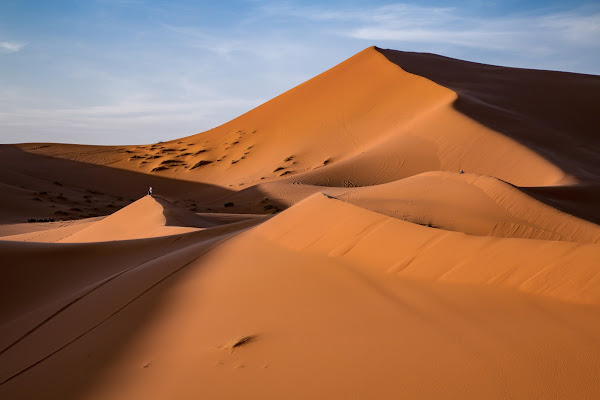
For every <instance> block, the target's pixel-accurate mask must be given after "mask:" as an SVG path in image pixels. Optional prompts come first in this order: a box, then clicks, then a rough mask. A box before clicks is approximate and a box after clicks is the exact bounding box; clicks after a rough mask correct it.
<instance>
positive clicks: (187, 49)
mask: <svg viewBox="0 0 600 400" xmlns="http://www.w3.org/2000/svg"><path fill="white" fill-rule="evenodd" d="M372 45H376V46H378V47H382V48H391V49H396V50H404V51H418V52H429V53H436V54H441V55H445V56H449V57H454V58H459V59H464V60H469V61H477V62H483V63H488V64H495V65H504V66H513V67H524V68H536V69H550V70H559V71H569V72H578V73H587V74H595V75H600V2H599V1H598V0H595V1H577V0H571V1H553V0H548V1H536V0H530V1H516V0H503V1H484V0H464V1H454V2H452V1H428V0H424V1H405V2H394V1H377V0H375V1H358V0H356V1H352V0H348V1H300V0H289V1H262V0H237V1H227V0H223V1H191V0H170V1H150V0H53V1H46V0H38V1H31V0H1V1H0V143H23V142H60V143H84V144H145V143H153V142H157V141H165V140H170V139H176V138H179V137H183V136H187V135H192V134H195V133H198V132H202V131H205V130H208V129H211V128H214V127H216V126H218V125H221V124H223V123H225V122H227V121H229V120H231V119H233V118H235V117H237V116H239V115H241V114H243V113H245V112H247V111H249V110H250V109H252V108H254V107H256V106H258V105H260V104H262V103H264V102H265V101H267V100H269V99H271V98H273V97H275V96H277V95H279V94H281V93H283V92H285V91H287V90H289V89H291V88H292V87H294V86H296V85H298V84H300V83H302V82H304V81H306V80H308V79H310V78H312V77H314V76H316V75H318V74H319V73H321V72H323V71H325V70H327V69H329V68H331V67H333V66H335V65H336V64H338V63H340V62H342V61H344V60H345V59H347V58H349V57H351V56H352V55H354V54H356V53H357V52H359V51H361V50H363V49H365V48H367V47H369V46H372Z"/></svg>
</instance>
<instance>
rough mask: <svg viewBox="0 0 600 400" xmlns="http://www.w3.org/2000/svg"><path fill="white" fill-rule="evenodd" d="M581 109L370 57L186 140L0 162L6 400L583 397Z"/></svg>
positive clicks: (599, 359)
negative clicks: (151, 193) (150, 193)
mask: <svg viewBox="0 0 600 400" xmlns="http://www.w3.org/2000/svg"><path fill="white" fill-rule="evenodd" d="M598 109H600V78H599V77H597V76H590V75H579V74H568V73H559V72H548V71H534V70H519V69H512V68H504V67H493V66H487V65H481V64H475V63H468V62H464V61H459V60H453V59H448V58H445V57H440V56H436V55H431V54H419V53H404V52H397V51H394V50H381V49H378V48H373V47H372V48H368V49H366V50H364V51H362V52H360V53H358V54H357V55H355V56H354V57H351V58H350V59H348V60H347V61H345V62H343V63H341V64H340V65H338V66H336V67H334V68H332V69H331V70H329V71H326V72H324V73H323V74H321V75H319V76H317V77H315V78H313V79H311V80H309V81H307V82H305V83H303V84H302V85H300V86H298V87H296V88H293V89H291V90H290V91H288V92H286V93H284V94H282V95H280V96H278V97H276V98H274V99H273V100H271V101H269V102H267V103H265V104H263V105H261V106H259V107H257V108H256V109H254V110H252V111H250V112H248V113H246V114H244V115H242V116H240V117H238V118H236V119H234V120H232V121H230V122H228V123H226V124H224V125H222V126H220V127H217V128H215V129H213V130H210V131H207V132H203V133H199V134H197V135H193V136H189V137H186V138H182V139H178V140H174V141H170V142H164V143H156V144H149V145H139V146H83V145H74V144H73V145H69V144H20V145H0V190H1V191H2V195H1V196H0V256H1V258H2V263H1V267H0V293H2V301H1V302H0V398H2V399H45V398H48V399H99V400H100V399H124V400H125V399H135V398H140V399H167V398H173V399H199V398H201V399H242V398H243V399H248V398H261V399H284V398H285V399H309V398H318V399H346V398H361V399H363V398H372V399H388V398H389V399H397V398H414V399H483V398H490V399H495V398H497V399H501V398H502V399H506V398H511V399H516V398H518V399H565V398H576V399H597V398H598V397H599V396H600V380H599V379H598V377H599V376H600V226H599V225H597V223H598V221H600V211H599V210H600V208H598V205H599V204H600V203H599V201H600V163H599V162H598V154H599V151H600V136H599V135H598V126H600V117H599V114H597V112H596V111H597V110H598ZM148 186H153V187H154V193H155V196H154V197H151V196H144V194H145V192H146V191H147V188H148ZM28 219H35V220H36V222H27V221H28ZM50 219H53V221H50ZM38 220H44V221H46V222H37V221H38Z"/></svg>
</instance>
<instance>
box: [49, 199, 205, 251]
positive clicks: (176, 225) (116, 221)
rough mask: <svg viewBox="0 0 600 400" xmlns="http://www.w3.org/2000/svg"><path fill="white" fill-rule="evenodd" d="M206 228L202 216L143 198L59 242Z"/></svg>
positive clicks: (109, 238) (170, 233)
mask: <svg viewBox="0 0 600 400" xmlns="http://www.w3.org/2000/svg"><path fill="white" fill-rule="evenodd" d="M207 225H209V224H207V222H206V221H204V220H203V219H202V217H199V216H197V215H196V214H193V213H191V212H189V211H187V210H185V209H182V208H180V207H178V206H175V205H174V204H172V203H169V202H168V201H166V200H164V199H161V198H159V197H152V196H145V197H142V198H141V199H140V200H138V201H136V202H135V203H132V204H130V205H128V206H127V207H125V208H123V209H121V210H119V211H117V212H115V213H114V214H112V215H109V216H108V217H106V218H104V219H102V220H101V221H98V222H95V223H93V224H91V225H90V226H87V227H85V228H84V229H82V230H80V231H78V232H76V233H73V234H72V235H70V236H68V237H66V238H64V239H61V240H60V242H105V241H110V240H129V239H140V238H146V237H155V236H166V235H175V234H179V233H185V232H190V231H195V230H197V229H198V228H204V227H207Z"/></svg>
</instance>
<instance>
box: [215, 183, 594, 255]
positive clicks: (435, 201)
mask: <svg viewBox="0 0 600 400" xmlns="http://www.w3.org/2000/svg"><path fill="white" fill-rule="evenodd" d="M319 192H323V193H326V194H327V195H330V196H334V197H336V198H338V199H339V200H343V201H345V202H348V203H352V204H355V205H358V206H360V207H362V208H366V209H369V210H372V211H376V212H378V213H382V214H386V215H389V216H392V217H394V218H398V219H402V220H405V221H409V222H414V223H417V224H421V225H429V226H432V227H435V228H440V229H445V230H452V231H458V232H464V233H468V234H470V235H480V236H497V237H514V238H524V239H545V240H560V241H572V242H581V243H597V242H599V241H600V226H598V225H596V224H594V223H591V222H588V221H586V220H583V219H580V218H576V217H574V216H572V215H569V214H566V213H564V212H561V211H559V210H557V209H555V208H553V207H550V206H547V205H546V204H544V203H541V202H539V201H537V200H536V199H534V198H532V197H531V196H529V195H528V194H527V192H523V191H522V190H520V189H519V188H517V187H514V186H512V185H510V184H508V183H506V182H502V181H500V180H498V179H496V178H493V177H489V176H482V175H475V174H471V173H464V174H460V173H457V172H442V171H434V172H425V173H422V174H418V175H414V176H411V177H409V178H405V179H401V180H398V181H394V182H389V183H386V184H381V185H374V186H366V187H349V188H343V187H322V186H316V185H308V184H302V183H300V182H298V181H296V180H295V179H294V178H288V179H283V180H279V181H276V182H268V183H264V184H258V185H256V186H254V187H252V188H248V189H245V190H242V191H239V192H236V193H233V194H231V195H228V196H226V197H224V198H221V199H219V200H218V201H212V202H207V203H206V204H204V206H206V207H213V208H219V207H220V208H221V209H224V210H226V209H227V208H224V207H223V203H225V202H230V203H233V204H239V207H238V209H240V210H242V211H244V210H245V211H247V212H249V211H251V210H256V208H257V207H258V208H262V209H263V210H264V211H266V212H272V211H274V210H276V206H275V205H281V206H280V207H282V208H283V207H289V206H292V205H294V204H296V203H298V202H300V201H301V200H303V199H305V198H307V197H309V196H311V195H313V194H315V193H319ZM257 197H261V200H260V201H259V202H258V204H256V201H255V199H256V198H257Z"/></svg>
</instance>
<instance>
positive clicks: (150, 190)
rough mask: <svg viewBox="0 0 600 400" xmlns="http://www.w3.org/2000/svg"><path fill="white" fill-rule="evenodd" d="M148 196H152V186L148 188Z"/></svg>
mask: <svg viewBox="0 0 600 400" xmlns="http://www.w3.org/2000/svg"><path fill="white" fill-rule="evenodd" d="M148 196H152V186H150V188H149V189H148Z"/></svg>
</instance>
